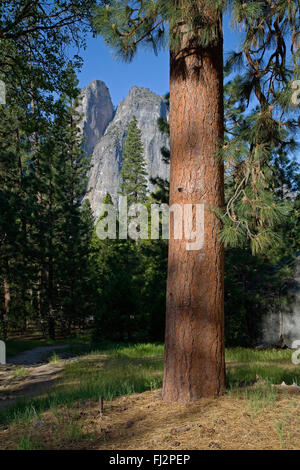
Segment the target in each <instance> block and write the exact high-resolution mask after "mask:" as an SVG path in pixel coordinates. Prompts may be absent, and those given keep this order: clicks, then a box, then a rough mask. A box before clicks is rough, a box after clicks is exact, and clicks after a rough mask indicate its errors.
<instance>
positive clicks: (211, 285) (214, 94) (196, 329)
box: [163, 20, 225, 402]
mask: <svg viewBox="0 0 300 470" xmlns="http://www.w3.org/2000/svg"><path fill="white" fill-rule="evenodd" d="M219 24H220V27H219V40H218V42H217V44H216V45H215V46H213V47H208V48H205V49H203V48H200V47H199V46H198V44H196V41H195V40H193V39H192V40H191V39H188V38H187V37H186V38H184V36H183V40H182V48H181V51H180V52H179V53H177V54H175V53H171V85H170V95H171V96H170V112H171V116H170V132H171V179H170V204H171V205H172V204H180V205H181V206H182V207H183V206H184V204H194V205H195V204H203V205H204V245H203V248H202V249H201V250H198V251H187V246H186V243H187V240H184V239H183V240H174V238H173V237H172V230H171V238H170V243H169V266H168V287H167V318H166V337H165V371H164V383H163V399H164V400H166V401H180V402H189V401H193V400H197V399H199V398H201V397H207V396H216V395H218V394H220V393H221V392H222V389H223V387H224V384H225V361H224V287H223V286H224V252H223V247H222V246H221V244H220V243H219V242H218V231H219V228H220V223H219V221H218V219H217V218H216V217H215V215H214V214H213V213H212V212H211V210H210V209H211V208H214V207H222V206H223V204H224V175H223V173H224V169H223V165H222V163H221V162H220V160H218V158H217V157H216V152H217V150H218V147H219V145H220V142H222V139H223V114H224V112H223V40H222V27H221V20H220V23H219ZM186 36H187V35H186ZM193 218H194V219H195V213H194V217H193ZM194 222H195V220H194ZM183 238H184V237H183Z"/></svg>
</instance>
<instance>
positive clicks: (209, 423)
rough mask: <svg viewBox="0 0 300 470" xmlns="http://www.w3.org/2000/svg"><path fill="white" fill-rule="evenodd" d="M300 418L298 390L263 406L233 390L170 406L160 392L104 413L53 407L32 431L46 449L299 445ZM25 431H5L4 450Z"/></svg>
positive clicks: (119, 402) (91, 406)
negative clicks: (190, 402)
mask: <svg viewBox="0 0 300 470" xmlns="http://www.w3.org/2000/svg"><path fill="white" fill-rule="evenodd" d="M299 418H300V393H299V390H293V389H292V388H289V389H288V390H282V389H278V396H277V398H276V402H274V403H265V406H264V407H262V408H258V409H254V408H253V406H252V405H251V404H250V402H248V401H247V400H245V398H240V397H235V396H229V395H228V394H226V395H224V396H222V397H220V398H218V399H202V400H199V401H197V402H195V403H192V404H188V405H185V404H173V403H172V404H170V403H165V402H162V401H161V391H157V390H156V391H153V392H145V393H142V394H135V395H130V396H125V397H120V398H118V399H115V400H113V401H112V402H107V403H104V414H103V415H101V414H100V412H99V410H98V405H97V404H96V403H93V402H87V403H86V406H85V407H82V405H80V404H79V403H78V404H77V406H76V407H75V408H73V409H72V410H70V409H67V408H63V407H61V408H60V410H59V412H58V411H56V413H53V412H51V411H47V412H45V413H43V416H42V417H41V420H42V421H39V422H38V423H36V424H31V427H30V429H29V430H28V432H29V433H30V436H31V439H32V440H33V442H34V441H35V439H36V442H38V441H39V442H42V448H45V449H91V450H92V449H94V450H96V449H110V450H111V449H116V450H130V449H135V450H137V449H141V450H143V449H152V450H168V449H169V450H195V449H216V450H218V449H220V450H221V449H223V450H224V449H249V450H251V449H252V450H253V449H266V450H268V449H270V450H271V449H273V450H274V449H299V448H300V426H299V424H300V419H299ZM68 426H69V427H68ZM76 429H77V431H76ZM22 432H23V433H24V429H20V427H19V426H17V425H16V426H14V425H12V426H10V427H9V428H7V429H2V430H1V429H0V443H1V444H0V448H2V449H12V448H16V442H18V436H21V435H22Z"/></svg>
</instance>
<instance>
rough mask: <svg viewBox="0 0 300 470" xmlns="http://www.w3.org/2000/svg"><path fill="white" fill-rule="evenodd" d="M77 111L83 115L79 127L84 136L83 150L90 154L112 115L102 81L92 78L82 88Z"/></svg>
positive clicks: (108, 97)
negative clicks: (90, 81) (91, 80)
mask: <svg viewBox="0 0 300 470" xmlns="http://www.w3.org/2000/svg"><path fill="white" fill-rule="evenodd" d="M78 112H79V113H80V114H82V117H83V119H82V121H81V124H80V129H81V132H82V133H83V135H84V136H85V138H86V141H85V151H86V152H87V154H88V155H89V156H91V155H92V153H93V151H94V148H95V146H96V144H97V143H98V142H99V140H100V139H101V137H102V136H103V134H104V131H105V129H106V128H107V126H108V124H109V123H110V122H111V120H112V119H113V115H114V107H113V104H112V101H111V97H110V93H109V90H108V88H107V86H106V85H105V83H104V82H102V81H100V80H94V81H93V82H92V83H90V84H89V85H88V86H87V87H86V88H83V90H82V92H81V102H80V106H79V108H78Z"/></svg>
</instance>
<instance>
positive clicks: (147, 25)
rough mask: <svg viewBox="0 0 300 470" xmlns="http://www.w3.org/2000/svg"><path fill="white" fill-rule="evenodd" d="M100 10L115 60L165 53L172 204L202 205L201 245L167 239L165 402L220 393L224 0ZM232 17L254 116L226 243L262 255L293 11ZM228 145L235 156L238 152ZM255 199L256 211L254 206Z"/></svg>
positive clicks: (283, 6)
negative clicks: (268, 176) (270, 155)
mask: <svg viewBox="0 0 300 470" xmlns="http://www.w3.org/2000/svg"><path fill="white" fill-rule="evenodd" d="M106 4H107V5H106V6H105V7H101V8H100V9H99V10H98V14H97V16H96V19H95V24H96V26H97V28H98V32H99V33H100V34H101V35H102V36H103V37H104V38H105V39H106V40H107V42H108V44H109V45H110V46H111V47H112V48H113V49H114V50H115V51H117V53H118V54H119V55H120V56H122V57H123V58H125V59H127V60H131V59H132V57H133V56H134V54H135V52H136V50H137V47H138V45H140V44H142V45H143V44H144V45H151V46H153V48H154V50H157V47H159V46H160V45H161V44H163V43H164V44H166V43H168V45H169V47H170V68H171V73H170V138H171V179H170V203H171V204H174V203H177V204H180V205H183V204H204V205H205V241H204V247H203V249H202V250H201V251H186V244H185V240H173V239H171V240H170V243H169V272H168V290H167V326H166V344H165V373H164V385H163V398H164V399H165V400H171V401H191V400H195V399H197V398H200V397H202V396H212V395H218V394H219V393H221V391H222V389H223V387H224V384H225V366H224V307H223V297H224V292H223V290H224V281H223V278H224V253H223V246H222V243H220V239H219V232H220V230H221V223H220V218H221V216H220V215H221V214H222V212H223V206H224V174H223V164H222V159H221V158H218V157H217V154H220V153H222V152H220V149H223V150H224V151H226V145H227V144H226V145H225V146H224V145H223V138H224V136H223V132H224V108H223V38H222V34H223V33H222V10H223V8H224V7H225V4H226V2H225V1H223V0H220V1H212V0H200V1H199V0H177V1H173V0H172V1H171V0H169V1H165V0H157V1H152V0H146V1H145V0H140V1H127V0H126V1H107V2H106ZM232 12H233V20H234V21H235V22H236V23H239V24H240V25H241V27H242V28H243V29H244V31H245V40H244V45H243V49H242V51H241V54H240V55H238V59H240V60H241V59H242V60H243V59H245V60H246V63H247V64H248V70H247V74H246V76H247V77H246V78H248V80H246V81H245V87H244V90H245V89H246V90H247V91H248V92H249V93H248V104H249V102H250V97H251V95H252V96H253V95H254V96H255V99H256V100H257V101H258V103H259V107H260V110H259V111H258V112H257V114H256V116H254V121H253V122H252V124H251V127H250V128H249V129H250V136H249V135H248V137H250V140H248V142H249V147H248V145H246V147H248V151H247V152H246V153H245V155H244V158H246V159H247V158H248V161H249V162H250V173H249V166H248V167H247V165H244V166H243V165H242V170H244V171H245V172H244V173H243V171H242V172H240V174H238V172H237V173H236V175H237V180H236V189H235V192H234V198H233V199H230V200H229V204H227V208H226V211H225V216H224V217H223V222H224V223H225V224H226V222H227V220H228V219H229V220H230V223H227V225H226V227H225V231H224V232H223V241H226V240H227V241H229V240H230V238H232V240H233V243H234V241H235V240H236V238H237V235H236V232H242V235H243V236H245V237H246V238H249V239H250V241H251V244H252V247H254V250H256V249H258V250H259V249H262V248H265V246H266V245H267V243H270V241H271V239H272V237H271V236H270V235H271V232H272V228H273V227H274V221H275V220H276V217H278V216H279V217H280V216H281V215H282V214H281V206H280V207H279V209H278V210H276V209H277V207H276V202H274V201H273V199H272V198H270V197H269V196H270V192H268V191H267V192H265V191H261V188H262V187H263V186H264V182H263V180H264V171H266V160H265V155H266V152H268V151H269V149H270V148H268V144H267V142H268V139H270V138H271V147H272V150H273V151H274V150H275V149H276V139H277V140H278V139H279V140H280V139H282V138H283V137H284V136H283V133H282V132H277V131H278V130H280V129H278V126H279V123H278V122H277V125H276V127H275V128H274V119H272V113H273V112H274V113H275V111H276V106H279V107H282V106H283V107H286V106H287V100H288V99H290V98H291V86H290V80H291V77H292V74H291V73H290V70H289V71H288V73H286V63H287V62H286V50H287V48H286V44H285V41H284V39H283V35H284V34H290V37H291V44H292V49H291V51H292V54H291V55H292V62H293V64H294V67H293V72H294V77H295V78H296V77H297V73H298V72H297V70H298V69H297V65H296V59H297V52H296V47H295V46H296V43H297V35H298V33H297V31H299V27H298V26H299V25H298V23H297V22H298V19H299V15H298V13H299V6H298V5H297V2H296V1H290V0H286V1H283V2H282V1H281V2H274V1H272V2H271V1H268V0H264V1H260V2H252V1H251V2H250V1H249V2H247V1H246V2H245V1H243V0H235V1H234V2H232ZM297 18H298V19H297ZM272 48H273V49H272ZM278 82H280V83H281V84H282V86H281V87H280V86H278ZM247 84H248V87H247ZM249 84H250V86H249ZM265 87H268V91H267V93H265V92H266V90H265ZM282 91H284V93H283V94H282ZM269 104H270V105H271V106H270V107H269ZM273 109H274V111H273ZM277 109H278V108H277ZM272 128H273V130H274V131H275V132H273V133H272ZM275 134H277V135H275ZM285 137H286V136H285ZM240 142H241V139H240V140H238V143H239V144H240ZM274 143H275V146H274ZM228 146H229V145H228ZM224 147H225V148H224ZM229 147H230V148H231V146H229ZM234 148H235V149H236V150H235V151H236V152H239V153H241V152H240V151H239V150H238V147H237V146H234ZM223 156H224V153H223V154H222V157H223ZM263 162H265V163H263ZM261 163H262V164H261ZM249 175H250V177H249ZM239 177H240V179H239ZM243 185H248V189H249V188H250V190H249V195H250V194H251V192H252V194H253V193H254V194H255V195H256V196H258V195H259V197H257V198H256V203H255V204H254V205H253V206H252V204H253V203H252V199H251V198H248V196H247V195H246V197H247V200H246V199H243V197H244V194H243V192H242V191H241V190H240V189H241V187H242V186H243ZM242 190H245V189H244V188H242ZM260 197H262V198H263V204H261V205H259V204H257V203H258V202H259V201H258V200H259V199H260ZM237 200H238V202H239V203H241V204H244V205H246V204H248V206H249V201H250V210H249V207H248V210H247V207H246V206H245V211H244V213H245V214H246V217H247V218H249V219H250V220H251V229H249V223H248V221H247V220H246V217H244V216H243V211H242V210H240V211H239V217H240V220H239V219H238V217H237V215H236V213H235V212H234V205H235V203H236V201H237ZM273 204H275V207H273ZM253 209H254V210H253ZM232 211H233V212H232ZM267 214H270V215H271V217H268V216H267ZM239 222H240V223H239ZM229 225H230V226H229ZM248 229H249V230H248Z"/></svg>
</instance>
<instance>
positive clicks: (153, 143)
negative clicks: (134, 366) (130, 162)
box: [88, 86, 169, 217]
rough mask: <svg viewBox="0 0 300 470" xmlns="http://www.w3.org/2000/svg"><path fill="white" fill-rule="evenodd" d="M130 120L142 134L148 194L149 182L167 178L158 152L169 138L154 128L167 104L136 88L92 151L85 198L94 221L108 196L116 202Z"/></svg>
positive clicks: (156, 126)
mask: <svg viewBox="0 0 300 470" xmlns="http://www.w3.org/2000/svg"><path fill="white" fill-rule="evenodd" d="M133 116H135V117H136V119H137V122H138V127H139V128H140V129H141V131H142V141H143V145H144V156H145V161H146V166H147V171H148V175H149V177H148V187H149V191H153V190H154V187H153V185H152V184H151V183H150V178H154V177H156V176H159V177H161V178H164V179H168V178H169V166H168V165H166V164H165V163H164V162H163V160H162V155H161V148H162V147H166V146H168V137H167V136H166V135H164V134H162V133H161V132H160V130H159V127H158V124H157V121H158V118H159V117H164V118H166V116H167V106H166V103H165V101H164V99H163V98H162V97H161V96H159V95H157V94H155V93H153V92H151V91H150V90H148V89H146V88H141V87H137V86H135V87H133V88H131V90H130V92H129V94H128V96H127V98H125V99H124V100H123V101H122V102H121V103H120V104H119V106H118V108H117V111H116V113H115V116H114V118H113V120H112V122H111V123H110V124H109V125H108V127H107V129H106V131H105V133H104V135H103V137H101V139H100V140H99V142H98V143H97V145H96V146H95V149H94V153H93V157H92V169H91V171H90V178H89V193H88V198H89V199H90V202H91V206H92V209H93V211H94V214H95V215H96V217H97V216H98V213H99V209H100V207H101V202H102V200H103V198H104V197H105V194H106V193H107V192H109V193H110V194H111V196H112V198H113V200H114V202H117V199H118V192H119V188H120V170H121V168H122V153H123V148H124V143H125V139H126V136H127V131H128V126H129V123H130V121H131V120H132V118H133Z"/></svg>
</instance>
